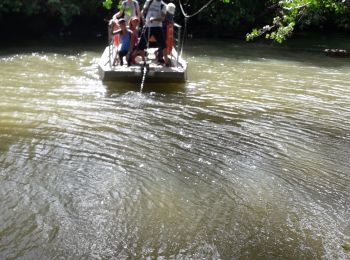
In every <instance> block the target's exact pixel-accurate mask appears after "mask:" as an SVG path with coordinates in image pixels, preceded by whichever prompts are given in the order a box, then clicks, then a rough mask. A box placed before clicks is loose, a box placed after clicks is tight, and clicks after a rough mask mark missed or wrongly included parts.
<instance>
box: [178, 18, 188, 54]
mask: <svg viewBox="0 0 350 260" xmlns="http://www.w3.org/2000/svg"><path fill="white" fill-rule="evenodd" d="M188 19H189V18H188V17H185V26H184V31H183V33H182V39H181V48H180V55H179V56H180V57H181V56H182V51H183V50H184V45H185V39H186V38H185V37H186V35H187V21H188Z"/></svg>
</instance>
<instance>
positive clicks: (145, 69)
mask: <svg viewBox="0 0 350 260" xmlns="http://www.w3.org/2000/svg"><path fill="white" fill-rule="evenodd" d="M109 35H110V33H109ZM180 36H181V26H180V25H178V24H176V23H175V24H174V44H173V48H172V51H171V54H170V55H168V57H169V60H170V61H171V66H170V67H167V66H164V65H162V64H158V60H157V58H156V54H155V53H156V51H157V48H154V47H153V48H148V49H147V50H146V53H147V58H146V62H144V61H142V59H141V57H137V58H136V65H131V66H126V65H123V66H120V65H118V66H113V65H112V63H113V59H114V57H115V55H116V52H117V48H116V46H115V45H114V41H113V39H112V37H111V36H109V39H108V43H109V44H108V46H107V47H106V48H105V50H104V52H103V54H102V56H101V58H100V61H99V63H98V69H99V74H100V78H101V80H102V81H138V82H140V81H141V80H142V78H143V77H146V78H147V81H152V82H185V81H186V80H187V63H186V61H185V60H184V59H183V58H182V57H181V50H180V49H181V48H182V43H181V41H180ZM144 74H145V75H144Z"/></svg>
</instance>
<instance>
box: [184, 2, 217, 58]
mask: <svg viewBox="0 0 350 260" xmlns="http://www.w3.org/2000/svg"><path fill="white" fill-rule="evenodd" d="M212 2H214V0H209V1H208V2H207V3H206V4H205V5H203V6H202V7H201V8H200V9H199V10H198V11H197V12H195V13H193V14H191V15H188V14H187V13H186V12H185V10H184V7H183V5H182V3H181V0H179V5H180V9H181V12H182V14H183V16H184V17H185V28H184V31H183V35H182V40H181V48H180V56H182V51H183V49H184V42H185V36H186V34H187V22H188V19H189V18H192V17H193V16H196V15H197V14H199V13H200V12H202V11H203V10H204V9H205V8H207V7H208V5H210V4H211V3H212Z"/></svg>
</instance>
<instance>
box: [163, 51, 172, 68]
mask: <svg viewBox="0 0 350 260" xmlns="http://www.w3.org/2000/svg"><path fill="white" fill-rule="evenodd" d="M163 57H164V62H165V66H170V65H171V64H170V62H169V58H168V54H167V51H166V48H164V49H163Z"/></svg>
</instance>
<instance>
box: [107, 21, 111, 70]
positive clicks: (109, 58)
mask: <svg viewBox="0 0 350 260" xmlns="http://www.w3.org/2000/svg"><path fill="white" fill-rule="evenodd" d="M111 36H112V25H108V62H109V67H112V63H111V56H112V53H111V52H112V49H111V38H112V37H111Z"/></svg>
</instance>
